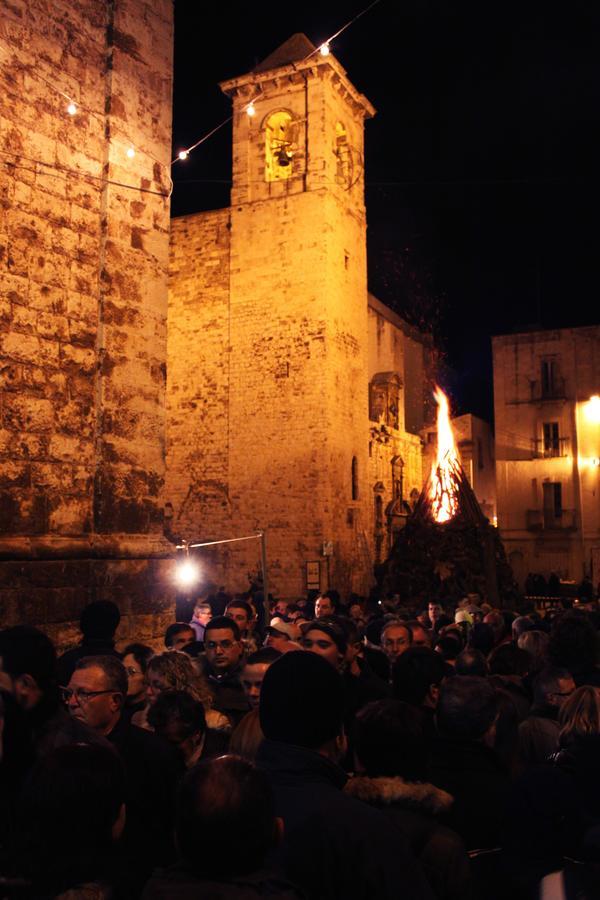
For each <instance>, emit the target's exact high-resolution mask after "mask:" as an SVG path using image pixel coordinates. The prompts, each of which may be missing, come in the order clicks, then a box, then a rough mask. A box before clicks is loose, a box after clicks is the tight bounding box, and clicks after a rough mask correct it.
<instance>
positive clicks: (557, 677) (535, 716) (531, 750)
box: [519, 666, 575, 765]
mask: <svg viewBox="0 0 600 900" xmlns="http://www.w3.org/2000/svg"><path fill="white" fill-rule="evenodd" d="M574 690H575V682H574V681H573V678H572V676H571V673H570V672H569V671H568V669H555V668H552V667H550V666H548V667H547V668H545V669H542V671H541V672H540V674H539V675H538V677H537V678H536V680H535V682H534V685H533V706H532V707H531V710H530V712H529V715H528V716H527V718H526V719H525V720H524V721H523V722H521V724H520V725H519V757H520V759H521V762H522V763H523V764H524V765H534V764H536V763H543V762H545V761H546V760H547V759H548V757H549V756H550V755H551V754H552V753H555V752H556V750H557V749H558V733H559V731H560V726H559V724H558V713H559V710H560V707H561V705H562V704H563V702H564V701H565V700H566V699H567V697H570V696H571V694H572V693H573V691H574Z"/></svg>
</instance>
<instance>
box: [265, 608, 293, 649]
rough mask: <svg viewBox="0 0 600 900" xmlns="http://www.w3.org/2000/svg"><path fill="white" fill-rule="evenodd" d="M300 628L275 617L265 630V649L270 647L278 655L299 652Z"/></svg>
mask: <svg viewBox="0 0 600 900" xmlns="http://www.w3.org/2000/svg"><path fill="white" fill-rule="evenodd" d="M300 634H301V628H300V625H298V624H296V622H287V621H286V620H285V619H282V618H280V617H279V616H275V617H274V618H273V619H271V622H270V623H269V625H268V626H267V628H266V629H265V641H264V644H265V647H271V648H272V649H273V650H277V651H278V652H279V653H287V652H288V651H289V650H299V649H300V644H299V643H298V641H299V639H300Z"/></svg>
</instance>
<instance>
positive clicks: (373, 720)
mask: <svg viewBox="0 0 600 900" xmlns="http://www.w3.org/2000/svg"><path fill="white" fill-rule="evenodd" d="M354 752H355V755H356V758H357V761H358V763H359V766H358V770H359V771H362V772H365V773H366V774H367V775H368V776H370V777H372V778H375V777H387V776H391V777H393V776H395V775H401V776H402V777H403V778H405V779H406V781H420V782H423V781H426V779H427V769H428V765H429V748H428V742H427V738H426V735H425V732H424V729H423V717H422V715H421V714H420V712H419V710H418V709H416V708H415V707H414V706H411V705H410V704H408V703H404V702H403V701H402V700H391V699H383V700H375V701H374V702H372V703H368V704H367V705H366V706H364V707H363V708H362V709H361V710H360V711H359V712H358V713H357V716H356V722H355V748H354Z"/></svg>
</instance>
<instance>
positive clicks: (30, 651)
mask: <svg viewBox="0 0 600 900" xmlns="http://www.w3.org/2000/svg"><path fill="white" fill-rule="evenodd" d="M0 672H3V673H4V675H5V684H4V687H5V688H6V689H8V690H10V692H11V693H12V694H13V695H14V697H15V700H16V701H17V703H18V704H19V706H21V707H22V708H23V709H24V710H27V711H30V710H33V709H34V708H35V707H38V706H39V705H40V704H41V703H42V702H43V701H44V700H45V699H46V698H48V696H49V695H52V696H53V697H54V696H55V694H56V651H55V649H54V644H53V643H52V641H51V640H50V638H49V637H48V636H47V635H46V634H44V633H43V632H42V631H40V630H39V629H37V628H33V626H31V625H15V626H14V627H12V628H6V629H5V630H4V631H2V632H0Z"/></svg>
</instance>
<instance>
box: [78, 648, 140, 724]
mask: <svg viewBox="0 0 600 900" xmlns="http://www.w3.org/2000/svg"><path fill="white" fill-rule="evenodd" d="M62 695H63V699H64V701H65V703H66V704H67V707H68V710H69V713H70V714H71V715H72V716H73V718H75V719H78V720H79V721H80V722H83V724H84V725H86V726H87V727H88V728H90V729H91V730H92V731H94V732H95V733H96V734H100V735H105V736H106V735H108V734H110V733H111V732H112V731H113V729H114V728H115V726H116V725H117V723H118V721H119V719H120V718H121V713H122V710H123V706H124V704H125V697H126V696H127V672H126V671H125V666H124V665H123V663H122V662H121V660H120V659H117V658H116V657H114V656H85V657H83V659H80V660H79V662H77V663H76V667H75V671H74V672H73V674H72V675H71V678H70V680H69V684H68V686H67V687H65V688H63V689H62Z"/></svg>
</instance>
